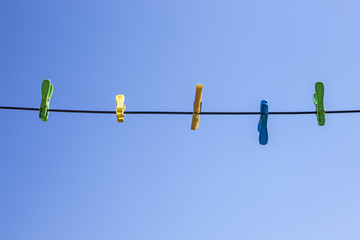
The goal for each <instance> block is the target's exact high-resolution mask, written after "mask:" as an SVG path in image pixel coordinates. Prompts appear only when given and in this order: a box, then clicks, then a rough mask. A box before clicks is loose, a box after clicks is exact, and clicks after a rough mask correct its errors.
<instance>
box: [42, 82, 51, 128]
mask: <svg viewBox="0 0 360 240" xmlns="http://www.w3.org/2000/svg"><path fill="white" fill-rule="evenodd" d="M41 93H42V96H41V104H40V111H39V118H40V119H41V120H43V121H47V120H48V117H49V107H50V99H51V96H52V93H53V85H52V84H51V83H50V80H49V79H45V80H44V81H43V82H42V88H41Z"/></svg>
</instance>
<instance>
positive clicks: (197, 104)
mask: <svg viewBox="0 0 360 240" xmlns="http://www.w3.org/2000/svg"><path fill="white" fill-rule="evenodd" d="M202 89H203V85H202V84H197V85H196V92H195V101H194V109H193V117H192V121H191V129H192V130H196V129H198V127H199V120H200V112H201V105H202V103H201V98H202Z"/></svg>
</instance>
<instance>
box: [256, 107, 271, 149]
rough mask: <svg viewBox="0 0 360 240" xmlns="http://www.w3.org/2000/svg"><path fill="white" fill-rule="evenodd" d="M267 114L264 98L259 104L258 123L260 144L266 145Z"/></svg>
mask: <svg viewBox="0 0 360 240" xmlns="http://www.w3.org/2000/svg"><path fill="white" fill-rule="evenodd" d="M268 115H269V108H268V102H267V101H266V100H261V104H260V121H259V125H258V131H259V133H260V135H259V143H260V144H261V145H266V144H267V142H268V131H267V120H268Z"/></svg>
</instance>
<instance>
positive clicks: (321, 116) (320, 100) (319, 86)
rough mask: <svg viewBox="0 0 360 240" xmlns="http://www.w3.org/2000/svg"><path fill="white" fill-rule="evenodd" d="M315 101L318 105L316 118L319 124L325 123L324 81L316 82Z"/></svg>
mask: <svg viewBox="0 0 360 240" xmlns="http://www.w3.org/2000/svg"><path fill="white" fill-rule="evenodd" d="M313 101H314V103H315V106H316V118H317V122H318V124H319V126H324V125H325V107H324V84H323V83H322V82H317V83H315V93H314V95H313Z"/></svg>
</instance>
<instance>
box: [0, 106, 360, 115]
mask: <svg viewBox="0 0 360 240" xmlns="http://www.w3.org/2000/svg"><path fill="white" fill-rule="evenodd" d="M0 109H11V110H24V111H39V108H27V107H6V106H0ZM48 111H49V112H65V113H97V114H115V113H116V111H97V110H69V109H49V110H48ZM124 113H125V114H177V115H181V114H185V115H192V114H193V112H177V111H125V112H124ZM325 113H360V110H338V111H325ZM259 114H260V112H200V115H259ZM296 114H316V111H295V112H269V115H296Z"/></svg>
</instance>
